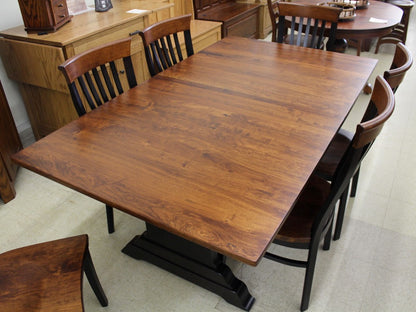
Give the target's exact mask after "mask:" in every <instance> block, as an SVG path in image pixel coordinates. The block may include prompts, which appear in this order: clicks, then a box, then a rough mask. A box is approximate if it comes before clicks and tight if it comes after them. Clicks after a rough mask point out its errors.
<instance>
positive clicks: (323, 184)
mask: <svg viewBox="0 0 416 312" xmlns="http://www.w3.org/2000/svg"><path fill="white" fill-rule="evenodd" d="M330 189H331V184H330V183H329V182H328V181H326V180H324V179H323V178H321V177H319V176H317V175H314V176H312V177H311V178H310V179H309V181H308V183H307V184H306V186H305V188H304V189H303V191H302V193H301V195H300V197H299V200H298V202H297V203H296V205H295V207H293V209H292V211H291V212H290V214H289V216H288V217H287V219H286V220H285V222H284V223H283V226H282V227H281V229H280V230H279V232H278V233H277V235H276V237H275V241H280V242H285V243H288V244H295V245H302V244H305V248H308V245H309V242H310V241H311V238H312V225H313V222H314V220H316V217H317V215H318V213H319V211H320V210H321V208H322V206H323V204H324V202H325V201H326V200H327V198H328V196H329V192H330ZM300 248H301V247H300Z"/></svg>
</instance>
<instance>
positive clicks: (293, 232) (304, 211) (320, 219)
mask: <svg viewBox="0 0 416 312" xmlns="http://www.w3.org/2000/svg"><path fill="white" fill-rule="evenodd" d="M393 109H394V95H393V92H392V90H391V88H390V87H389V85H388V84H387V82H386V81H385V80H384V79H383V78H382V77H381V76H378V77H377V79H376V83H375V86H374V93H373V95H372V98H371V101H370V105H369V109H368V110H367V113H366V115H367V116H371V118H368V119H367V121H366V122H362V123H360V124H358V125H357V128H356V132H355V134H354V137H353V139H352V141H351V142H350V144H349V146H348V148H347V151H346V153H345V154H344V156H343V158H342V160H341V161H340V162H339V163H338V166H337V168H336V171H335V175H334V179H333V181H332V183H331V182H329V181H327V180H325V179H323V178H322V177H319V176H318V175H312V176H311V178H310V179H309V181H308V182H307V184H306V186H305V187H304V189H303V191H302V193H301V194H300V195H299V198H298V201H297V202H296V204H295V206H294V207H293V209H292V211H291V212H290V214H289V216H288V217H287V219H286V220H285V222H284V223H283V225H282V227H281V228H280V229H279V231H278V233H277V235H276V236H275V238H274V241H273V243H275V244H278V245H283V246H286V247H291V248H297V249H307V250H308V258H307V260H306V261H301V260H297V259H296V260H295V259H290V258H286V257H282V256H280V255H277V254H273V253H270V252H266V254H265V257H266V258H267V259H270V260H273V261H276V262H280V263H283V264H287V265H291V266H296V267H303V268H305V269H306V273H305V281H304V286H303V294H302V302H301V311H304V310H306V309H307V308H308V306H309V299H310V295H311V289H312V281H313V275H314V269H315V263H316V258H317V253H318V247H319V244H320V242H321V240H322V238H323V237H325V239H324V249H329V247H330V242H331V229H332V223H333V215H334V210H335V205H336V203H337V201H338V198H339V197H340V196H341V194H342V193H343V192H344V189H345V187H346V186H347V185H348V184H349V180H350V179H351V177H352V176H353V174H354V172H355V170H356V169H357V168H358V166H359V165H360V163H361V161H362V160H363V158H364V156H365V155H366V153H367V152H368V150H369V148H370V147H371V145H372V143H373V142H374V140H375V139H376V137H377V135H378V134H379V133H380V131H381V129H382V127H383V125H384V123H385V122H386V120H387V119H388V118H389V117H390V115H391V114H392V112H393Z"/></svg>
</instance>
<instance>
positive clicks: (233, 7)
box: [193, 0, 261, 38]
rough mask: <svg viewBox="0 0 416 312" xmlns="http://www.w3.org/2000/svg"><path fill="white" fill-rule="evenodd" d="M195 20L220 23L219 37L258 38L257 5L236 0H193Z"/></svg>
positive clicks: (258, 5)
mask: <svg viewBox="0 0 416 312" xmlns="http://www.w3.org/2000/svg"><path fill="white" fill-rule="evenodd" d="M193 3H194V14H195V19H199V20H207V21H216V22H222V28H221V36H222V37H223V38H224V37H227V36H239V37H248V38H258V37H259V29H258V19H259V8H260V6H261V5H260V4H258V3H245V2H238V1H236V0H193Z"/></svg>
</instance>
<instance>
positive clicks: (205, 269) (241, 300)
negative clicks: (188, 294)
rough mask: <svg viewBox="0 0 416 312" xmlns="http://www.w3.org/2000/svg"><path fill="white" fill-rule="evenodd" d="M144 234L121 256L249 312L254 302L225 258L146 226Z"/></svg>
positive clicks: (128, 246) (133, 241) (136, 238)
mask: <svg viewBox="0 0 416 312" xmlns="http://www.w3.org/2000/svg"><path fill="white" fill-rule="evenodd" d="M146 227H147V231H146V232H144V233H143V234H142V235H138V236H136V237H134V238H133V239H132V240H131V241H130V242H129V243H128V244H127V245H126V246H125V247H124V248H123V250H122V251H123V252H124V253H125V254H127V255H129V256H131V257H133V258H135V259H138V260H145V261H147V262H150V263H152V264H154V265H157V266H158V267H161V268H163V269H165V270H167V271H169V272H171V273H173V274H176V275H178V276H180V277H182V278H184V279H186V280H188V281H191V282H193V283H195V284H197V285H199V286H201V287H204V288H205V289H208V290H210V291H212V292H214V293H216V294H218V295H219V296H221V297H222V298H224V300H226V301H227V302H228V303H230V304H232V305H235V306H236V307H239V308H241V309H244V310H246V311H249V310H250V308H251V307H252V305H253V303H254V301H255V298H254V297H253V296H252V295H251V294H250V293H249V291H248V289H247V286H246V285H245V284H244V283H243V282H242V281H240V280H239V279H237V278H236V277H235V276H234V274H233V272H232V271H231V269H230V268H229V267H228V266H227V265H226V264H225V257H224V256H223V255H221V254H219V253H217V252H213V251H211V250H209V249H207V248H204V247H202V246H199V245H197V244H194V243H192V242H190V241H187V240H185V239H183V238H181V237H178V236H176V235H173V234H171V233H169V232H166V231H164V230H161V229H159V228H157V227H155V226H153V225H151V224H148V223H146Z"/></svg>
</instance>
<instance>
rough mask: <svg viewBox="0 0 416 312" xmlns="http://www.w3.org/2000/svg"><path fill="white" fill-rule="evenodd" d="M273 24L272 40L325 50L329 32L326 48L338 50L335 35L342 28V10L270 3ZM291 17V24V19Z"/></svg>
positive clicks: (269, 1) (268, 1) (286, 3)
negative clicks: (340, 25) (338, 28)
mask: <svg viewBox="0 0 416 312" xmlns="http://www.w3.org/2000/svg"><path fill="white" fill-rule="evenodd" d="M267 5H268V8H269V15H270V18H271V23H272V41H273V42H278V43H289V44H292V45H297V46H303V47H307V48H314V49H322V48H323V46H324V40H325V38H326V37H325V36H326V32H327V30H326V29H325V28H326V25H327V23H330V25H331V27H330V29H329V33H328V41H327V44H326V48H327V50H329V51H333V50H334V49H335V35H336V31H337V27H338V20H339V15H340V13H341V12H342V9H340V8H334V7H328V6H318V5H308V4H300V3H290V2H272V0H267ZM288 17H290V18H291V21H290V22H289V21H288V20H287V18H288Z"/></svg>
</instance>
